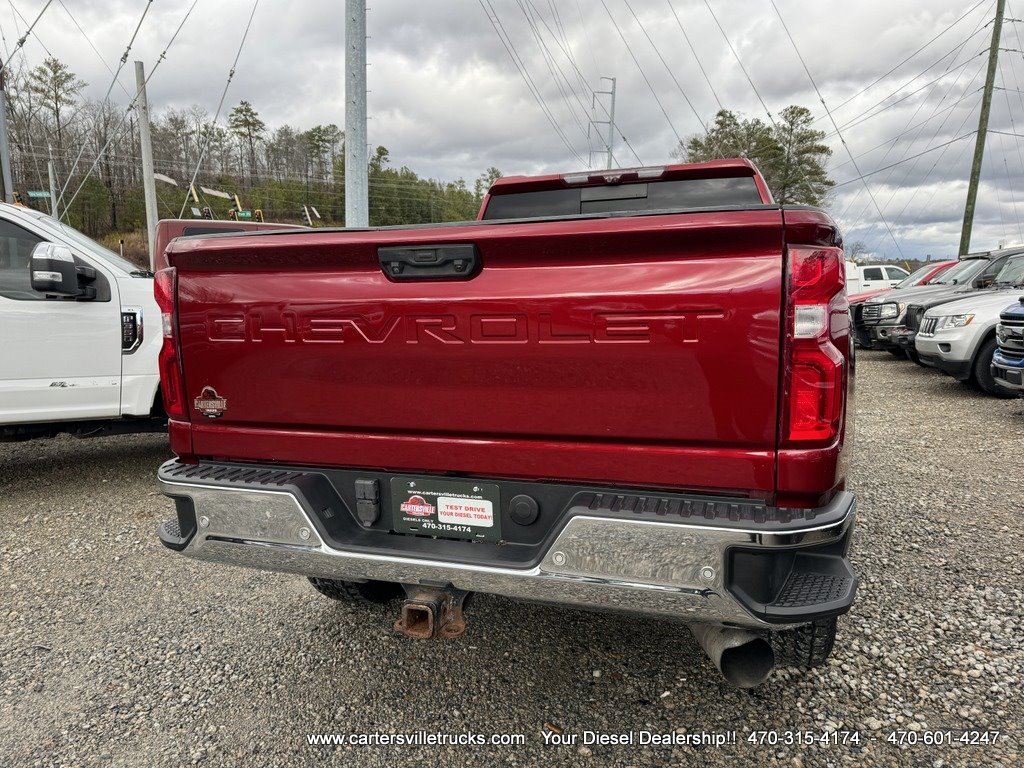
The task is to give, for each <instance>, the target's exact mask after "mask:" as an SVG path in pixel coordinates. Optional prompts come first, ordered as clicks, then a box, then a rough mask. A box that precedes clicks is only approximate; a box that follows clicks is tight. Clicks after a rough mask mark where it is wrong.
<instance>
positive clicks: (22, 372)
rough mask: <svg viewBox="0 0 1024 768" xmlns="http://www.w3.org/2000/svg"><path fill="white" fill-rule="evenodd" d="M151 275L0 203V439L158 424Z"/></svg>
mask: <svg viewBox="0 0 1024 768" xmlns="http://www.w3.org/2000/svg"><path fill="white" fill-rule="evenodd" d="M162 337H163V334H162V332H161V328H160V312H159V309H158V308H157V305H156V302H155V300H154V298H153V276H152V274H151V273H150V272H149V271H147V270H144V269H139V268H138V267H136V266H135V265H134V264H132V263H131V262H129V261H126V260H125V259H123V258H121V257H120V256H118V255H117V254H116V253H114V252H113V251H110V250H107V249H106V248H104V247H102V246H100V245H99V244H98V243H96V242H95V241H93V240H91V239H89V238H88V237H86V236H85V235H83V234H82V233H81V232H78V231H77V230H75V229H72V228H71V227H69V226H67V225H65V224H62V223H61V222H59V221H57V220H56V219H53V218H51V217H50V216H47V215H46V214H43V213H39V212H38V211H34V210H31V209H29V208H24V207H21V206H14V205H7V204H0V441H11V440H25V439H30V438H34V437H47V436H53V435H55V434H58V433H60V432H69V433H72V434H77V435H80V436H87V435H97V434H112V433H119V432H140V431H154V430H162V429H164V428H165V427H166V423H167V420H166V417H165V416H164V414H163V405H162V402H161V398H160V393H159V386H160V377H159V374H158V370H157V356H158V353H159V351H160V345H161V342H162Z"/></svg>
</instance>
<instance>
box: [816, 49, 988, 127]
mask: <svg viewBox="0 0 1024 768" xmlns="http://www.w3.org/2000/svg"><path fill="white" fill-rule="evenodd" d="M986 53H988V51H979V52H978V53H976V54H974V55H973V56H972V57H971V58H969V59H967V61H965V62H963V63H961V64H957V65H956V66H955V67H952V68H951V69H949V70H946V71H944V72H943V73H942V74H941V75H939V76H938V77H936V78H934V79H932V80H929V81H928V82H927V83H925V84H924V85H922V86H921V87H920V88H916V89H914V90H913V91H911V92H910V93H907V94H904V95H903V96H901V97H900V98H898V99H896V101H893V102H890V103H889V104H885V102H886V100H888V99H890V98H892V97H893V96H894V95H895V92H893V93H890V94H889V95H888V96H886V97H885V98H884V99H882V100H881V101H878V102H875V104H873V105H872V106H870V107H868V108H867V110H865V111H864V112H862V113H861V114H860V115H858V116H857V117H855V118H853V119H852V120H850V121H849V122H847V123H843V125H842V126H841V127H842V129H843V130H846V129H847V128H853V127H855V126H858V125H860V124H861V123H863V122H866V121H868V120H871V119H872V118H875V117H878V116H879V115H880V114H882V113H883V112H885V111H887V110H890V109H892V108H893V107H895V106H896V105H897V104H902V103H903V102H904V101H906V100H907V99H909V98H910V97H911V96H916V95H917V94H918V93H920V92H921V91H923V90H924V89H925V88H930V87H931V86H933V85H935V83H937V82H938V81H939V80H942V78H944V77H947V76H948V75H949V74H950V73H952V72H955V71H956V70H958V69H963V68H964V67H966V66H967V65H968V64H970V63H971V62H972V61H973V60H974V59H977V58H980V57H981V56H983V55H985V54H986ZM947 55H948V54H947ZM936 63H938V62H936ZM933 66H934V65H933ZM926 71H927V70H926ZM921 74H922V75H923V74H924V72H922V73H921ZM920 76H921V75H917V77H914V78H913V79H912V80H910V81H908V83H905V84H904V85H908V84H909V83H910V82H913V81H914V80H916V79H917V78H918V77H920ZM901 87H902V86H901ZM882 104H885V106H884V107H882V108H881V109H879V110H878V111H877V112H871V110H872V109H874V108H875V107H878V106H881V105H882ZM868 112H871V114H868ZM839 129H840V126H836V128H835V130H834V131H832V133H830V134H828V136H827V137H826V138H831V137H832V136H838V135H839Z"/></svg>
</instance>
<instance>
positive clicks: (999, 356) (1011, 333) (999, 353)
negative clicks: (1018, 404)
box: [992, 296, 1024, 396]
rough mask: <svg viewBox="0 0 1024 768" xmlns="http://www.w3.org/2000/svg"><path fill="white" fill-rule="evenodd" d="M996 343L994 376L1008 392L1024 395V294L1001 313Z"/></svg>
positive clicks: (993, 365)
mask: <svg viewBox="0 0 1024 768" xmlns="http://www.w3.org/2000/svg"><path fill="white" fill-rule="evenodd" d="M996 343H997V344H998V348H997V349H996V352H995V354H994V355H993V356H992V378H993V379H994V380H995V383H996V384H997V385H998V386H999V387H1001V388H1002V389H1004V390H1006V391H1007V392H1008V393H1012V394H1015V395H1021V396H1024V296H1021V297H1020V299H1018V301H1017V303H1016V304H1013V305H1011V306H1009V307H1007V308H1006V309H1004V310H1003V312H1002V314H1000V315H999V325H997V326H996Z"/></svg>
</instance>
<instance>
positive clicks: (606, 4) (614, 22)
mask: <svg viewBox="0 0 1024 768" xmlns="http://www.w3.org/2000/svg"><path fill="white" fill-rule="evenodd" d="M601 5H603V6H604V10H605V12H606V13H607V14H608V18H609V19H611V20H612V25H613V26H614V27H615V31H616V32H618V33H619V37H620V38H622V42H623V44H624V45H625V46H626V50H627V51H629V55H630V57H631V58H632V59H633V63H634V64H636V68H637V69H638V70H640V77H642V78H643V79H644V82H645V83H647V87H648V88H649V89H650V91H651V95H652V96H654V100H655V101H656V102H657V103H658V108H659V109H661V114H663V115H664V116H665V119H666V120H667V121H668V125H669V128H671V129H672V133H674V134H675V136H676V141H678V142H679V143H680V144H681V143H682V141H683V139H682V137H681V136H680V135H679V131H677V130H676V126H675V123H673V122H672V118H671V117H669V114H668V111H667V110H666V109H665V105H664V104H662V103H661V99H660V98H658V92H657V91H656V90H654V86H653V85H651V81H650V80H649V79H648V78H647V73H646V72H644V68H643V67H642V66H641V65H640V60H639V59H637V57H636V54H635V53H633V48H632V46H630V44H629V41H628V40H627V39H626V36H625V35H624V34H622V29H621V28H620V27H619V23H618V22H617V21H616V20H615V17H614V16H612V12H611V11H610V10H609V9H608V3H606V2H605V0H601Z"/></svg>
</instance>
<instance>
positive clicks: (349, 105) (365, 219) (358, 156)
mask: <svg viewBox="0 0 1024 768" xmlns="http://www.w3.org/2000/svg"><path fill="white" fill-rule="evenodd" d="M368 162H369V157H368V155H367V152H366V5H365V0H345V226H346V227H367V226H369V224H370V195H369V191H368V186H369V170H368V168H367V163H368Z"/></svg>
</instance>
